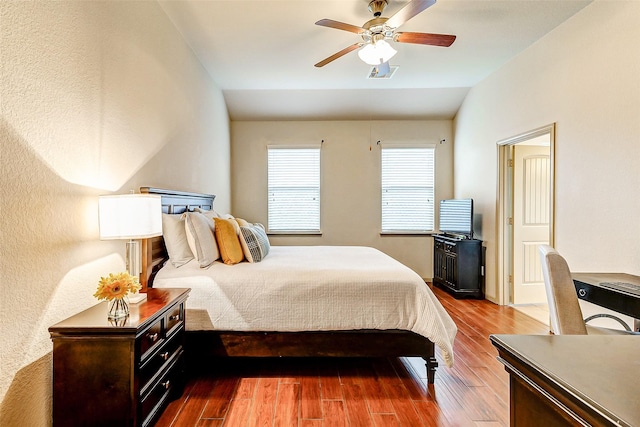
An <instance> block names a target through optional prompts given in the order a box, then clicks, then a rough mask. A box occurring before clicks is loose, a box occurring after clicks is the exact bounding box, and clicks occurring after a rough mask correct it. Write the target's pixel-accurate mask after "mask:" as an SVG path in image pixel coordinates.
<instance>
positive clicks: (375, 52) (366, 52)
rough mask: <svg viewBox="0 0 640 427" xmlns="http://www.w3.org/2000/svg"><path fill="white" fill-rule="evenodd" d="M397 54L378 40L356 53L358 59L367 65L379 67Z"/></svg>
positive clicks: (382, 41) (385, 43) (389, 46)
mask: <svg viewBox="0 0 640 427" xmlns="http://www.w3.org/2000/svg"><path fill="white" fill-rule="evenodd" d="M396 53H398V51H397V50H395V49H394V48H393V47H391V45H390V44H389V43H387V42H386V41H384V40H378V41H377V42H375V43H369V44H366V45H365V46H364V47H363V48H362V49H360V50H359V51H358V56H359V57H360V59H361V60H362V61H363V62H364V63H366V64H369V65H379V64H383V63H385V62H387V61H389V60H390V59H391V58H393V56H394V55H395V54H396Z"/></svg>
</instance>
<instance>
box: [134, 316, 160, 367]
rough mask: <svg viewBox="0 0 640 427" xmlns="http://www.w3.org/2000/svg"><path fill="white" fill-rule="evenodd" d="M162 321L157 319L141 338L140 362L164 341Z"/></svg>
mask: <svg viewBox="0 0 640 427" xmlns="http://www.w3.org/2000/svg"><path fill="white" fill-rule="evenodd" d="M163 324H164V319H159V320H158V321H157V322H156V323H154V324H153V325H152V326H151V327H150V328H149V329H148V330H147V331H146V332H145V333H144V334H142V336H141V337H140V338H139V341H140V361H143V360H144V359H146V358H147V357H149V356H150V355H151V351H152V350H153V349H154V348H157V346H159V345H160V344H161V343H162V341H163V340H164V330H163V327H162V326H163Z"/></svg>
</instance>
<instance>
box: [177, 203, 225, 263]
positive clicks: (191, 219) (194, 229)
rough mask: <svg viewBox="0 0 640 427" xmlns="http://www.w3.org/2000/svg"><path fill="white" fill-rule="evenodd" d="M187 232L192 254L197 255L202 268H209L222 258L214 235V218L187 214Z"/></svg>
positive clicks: (195, 213)
mask: <svg viewBox="0 0 640 427" xmlns="http://www.w3.org/2000/svg"><path fill="white" fill-rule="evenodd" d="M185 217H186V220H185V230H186V234H187V242H188V244H189V247H190V248H191V252H193V255H195V257H196V260H197V261H198V264H200V267H202V268H206V267H209V266H210V265H211V264H213V262H214V261H215V260H217V259H219V258H220V251H219V250H218V244H217V243H216V238H215V235H214V229H215V223H214V222H213V218H207V217H206V216H204V215H203V214H201V213H198V212H187V213H186V214H185Z"/></svg>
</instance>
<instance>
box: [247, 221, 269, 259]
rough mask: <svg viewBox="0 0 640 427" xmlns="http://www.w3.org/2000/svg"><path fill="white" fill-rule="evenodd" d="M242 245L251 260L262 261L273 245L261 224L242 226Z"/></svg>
mask: <svg viewBox="0 0 640 427" xmlns="http://www.w3.org/2000/svg"><path fill="white" fill-rule="evenodd" d="M239 237H240V246H242V252H244V257H245V258H246V259H247V261H249V262H260V261H262V260H263V259H264V257H266V256H267V254H268V253H269V249H271V245H270V244H269V238H268V237H267V233H266V232H265V231H264V228H263V227H262V225H261V224H252V225H246V226H245V225H242V226H240V234H239Z"/></svg>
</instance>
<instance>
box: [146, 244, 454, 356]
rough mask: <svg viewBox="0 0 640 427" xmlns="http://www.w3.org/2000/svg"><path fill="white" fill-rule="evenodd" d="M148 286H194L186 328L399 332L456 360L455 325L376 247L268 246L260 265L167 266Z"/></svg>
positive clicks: (414, 275) (402, 268)
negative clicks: (426, 341) (427, 342)
mask: <svg viewBox="0 0 640 427" xmlns="http://www.w3.org/2000/svg"><path fill="white" fill-rule="evenodd" d="M153 286H154V287H156V288H162V287H189V288H191V293H190V294H189V299H188V300H187V309H188V314H187V325H186V327H187V330H223V331H224V330H226V331H280V332H297V331H328V330H358V329H381V330H385V329H402V330H409V331H413V332H415V333H417V334H420V335H422V336H424V337H427V338H428V339H429V340H431V341H432V342H433V343H435V344H436V345H437V346H438V347H439V348H440V349H441V350H442V355H443V357H444V360H445V362H446V363H447V364H448V365H451V364H452V363H453V348H452V347H453V340H454V337H455V334H456V331H457V327H456V325H455V323H454V322H453V320H452V319H451V317H449V314H448V313H447V312H446V311H445V309H444V308H443V307H442V305H441V304H440V302H439V301H438V300H437V298H436V297H435V295H434V294H433V293H432V292H431V290H430V289H429V287H428V286H427V285H426V284H425V283H424V281H423V280H422V279H421V278H420V276H418V274H417V273H415V272H414V271H413V270H411V269H410V268H408V267H406V266H405V265H403V264H401V263H400V262H398V261H396V260H395V259H393V258H391V257H389V256H388V255H386V254H384V253H382V252H380V251H378V250H377V249H373V248H368V247H360V246H272V247H271V250H270V252H269V255H267V257H266V258H265V259H264V260H263V261H262V262H259V263H248V262H243V263H240V264H236V265H225V264H223V263H221V262H219V261H216V262H215V263H214V264H213V265H212V266H211V267H210V268H208V269H201V268H199V266H198V264H197V262H195V261H191V262H189V263H187V264H186V265H184V266H182V267H180V268H175V267H173V266H172V265H171V263H167V265H165V266H164V267H163V268H162V269H161V270H160V272H159V273H158V275H157V276H156V278H155V280H154V285H153Z"/></svg>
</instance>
